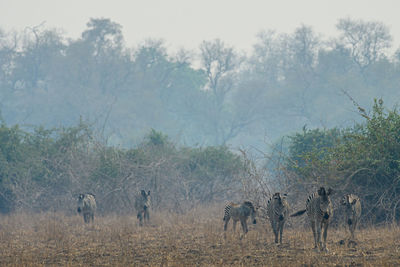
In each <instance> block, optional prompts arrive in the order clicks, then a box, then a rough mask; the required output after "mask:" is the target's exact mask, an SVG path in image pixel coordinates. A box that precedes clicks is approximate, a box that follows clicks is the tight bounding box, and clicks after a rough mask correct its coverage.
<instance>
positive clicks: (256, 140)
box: [0, 18, 400, 149]
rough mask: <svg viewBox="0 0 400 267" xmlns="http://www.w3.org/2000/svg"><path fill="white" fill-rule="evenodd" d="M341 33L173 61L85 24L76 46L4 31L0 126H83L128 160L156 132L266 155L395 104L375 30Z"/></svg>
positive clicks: (364, 24) (156, 43)
mask: <svg viewBox="0 0 400 267" xmlns="http://www.w3.org/2000/svg"><path fill="white" fill-rule="evenodd" d="M0 27H1V26H0ZM124 27H128V26H126V25H125V26H124ZM336 27H337V29H338V31H339V32H340V35H339V36H338V37H337V38H329V37H328V38H324V39H323V38H322V37H321V35H320V34H319V33H317V32H314V31H313V29H312V27H309V26H306V25H300V26H299V27H298V28H297V29H296V30H295V31H294V32H293V33H290V34H282V33H278V32H275V31H273V30H265V31H262V32H260V33H259V34H258V35H257V41H256V43H255V44H254V49H253V50H252V51H251V52H250V53H249V54H245V53H243V52H242V51H238V50H236V49H235V47H233V46H231V45H229V44H227V43H225V42H224V41H223V40H219V39H216V40H205V41H203V42H202V43H201V44H199V48H198V50H197V51H188V50H184V49H181V50H180V51H178V52H176V53H174V54H172V53H169V52H168V49H167V47H166V44H165V42H164V41H163V40H154V39H153V40H144V41H143V42H142V43H139V44H133V45H132V44H126V43H125V41H124V36H123V34H122V31H121V30H122V25H120V24H118V23H117V22H114V21H111V20H110V19H107V18H92V19H90V21H89V22H88V23H87V28H86V29H84V31H83V32H82V34H81V37H80V38H78V39H69V38H67V37H66V36H65V35H64V34H63V33H62V32H60V31H59V30H57V29H52V28H47V27H45V26H43V25H38V26H33V27H27V28H26V29H25V30H24V31H23V32H5V31H4V30H1V28H0V110H1V117H2V120H3V122H4V123H6V124H7V125H16V124H18V125H19V127H22V128H23V129H25V130H27V131H32V130H33V128H35V127H36V126H39V125H40V126H44V127H46V128H52V127H71V126H76V125H78V124H79V123H80V121H82V120H83V121H85V122H86V123H88V124H89V125H91V126H92V127H93V128H94V129H96V130H97V132H98V134H99V135H100V136H101V138H102V139H103V140H104V141H105V142H106V143H108V144H110V145H118V146H121V147H125V148H131V147H134V146H135V145H137V144H139V143H140V142H141V141H142V139H143V136H145V134H147V133H149V131H150V130H151V129H155V130H156V131H160V132H162V133H164V134H167V135H168V137H169V138H170V140H172V141H173V142H174V143H176V144H182V145H186V146H192V147H193V146H194V147H202V146H209V145H230V146H233V147H238V146H243V147H249V146H253V147H257V148H260V149H265V148H266V145H265V142H270V143H271V142H272V143H273V142H276V140H278V139H279V138H280V137H281V136H285V135H287V134H293V133H294V132H297V131H299V130H301V129H302V128H303V127H307V128H308V129H310V128H311V129H312V128H316V127H319V128H332V127H340V128H345V127H349V126H352V125H353V124H354V123H355V122H358V121H360V120H361V119H362V117H361V116H359V114H358V113H357V107H359V108H365V109H367V108H369V107H371V106H372V103H373V99H374V98H379V99H380V98H381V99H383V100H384V101H385V106H387V107H395V106H396V105H397V104H398V103H399V101H400V90H399V89H400V64H399V63H400V49H397V51H396V52H390V51H395V49H393V48H392V36H391V34H390V31H389V28H388V27H387V26H386V25H384V24H382V23H380V22H376V21H362V20H354V19H351V18H344V19H340V20H338V23H337V25H336ZM369 112H370V111H368V110H366V113H367V114H368V113H369Z"/></svg>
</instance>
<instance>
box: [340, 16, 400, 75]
mask: <svg viewBox="0 0 400 267" xmlns="http://www.w3.org/2000/svg"><path fill="white" fill-rule="evenodd" d="M336 27H337V29H338V30H339V31H340V32H341V40H340V41H341V42H342V44H343V45H344V46H345V47H348V48H349V49H350V50H351V55H352V58H353V60H354V62H355V63H356V64H357V65H358V66H359V67H360V69H361V70H362V71H363V70H364V69H365V68H366V67H367V66H369V65H370V64H372V63H374V62H375V61H377V60H378V59H380V58H381V57H383V56H384V51H385V49H387V48H390V47H391V41H392V36H391V35H390V33H389V28H388V27H387V26H386V25H384V24H383V23H382V22H377V21H368V22H365V21H363V20H352V19H350V18H345V19H340V20H339V22H338V24H337V25H336Z"/></svg>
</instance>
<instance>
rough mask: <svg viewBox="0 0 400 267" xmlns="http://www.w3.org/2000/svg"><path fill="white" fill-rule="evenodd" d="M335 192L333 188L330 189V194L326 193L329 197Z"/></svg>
mask: <svg viewBox="0 0 400 267" xmlns="http://www.w3.org/2000/svg"><path fill="white" fill-rule="evenodd" d="M334 192H335V191H333V189H332V188H328V192H327V193H326V195H327V196H330V195H332V194H333V193H334Z"/></svg>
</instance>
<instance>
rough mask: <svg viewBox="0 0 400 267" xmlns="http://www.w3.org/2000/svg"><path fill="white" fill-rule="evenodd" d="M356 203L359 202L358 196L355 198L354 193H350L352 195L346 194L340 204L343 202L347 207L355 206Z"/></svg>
mask: <svg viewBox="0 0 400 267" xmlns="http://www.w3.org/2000/svg"><path fill="white" fill-rule="evenodd" d="M356 203H357V198H355V197H354V196H353V195H351V194H350V195H345V196H344V197H343V198H342V201H341V203H340V204H342V205H343V206H346V207H351V206H354V205H355V204H356Z"/></svg>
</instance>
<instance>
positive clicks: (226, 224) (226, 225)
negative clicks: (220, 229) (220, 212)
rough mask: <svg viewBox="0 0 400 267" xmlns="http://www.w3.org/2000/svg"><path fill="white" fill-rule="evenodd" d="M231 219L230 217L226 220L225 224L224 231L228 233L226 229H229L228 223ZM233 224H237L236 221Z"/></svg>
mask: <svg viewBox="0 0 400 267" xmlns="http://www.w3.org/2000/svg"><path fill="white" fill-rule="evenodd" d="M230 219H231V217H228V218H227V219H225V223H224V231H226V229H227V228H228V222H229V220H230ZM233 224H235V221H233Z"/></svg>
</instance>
